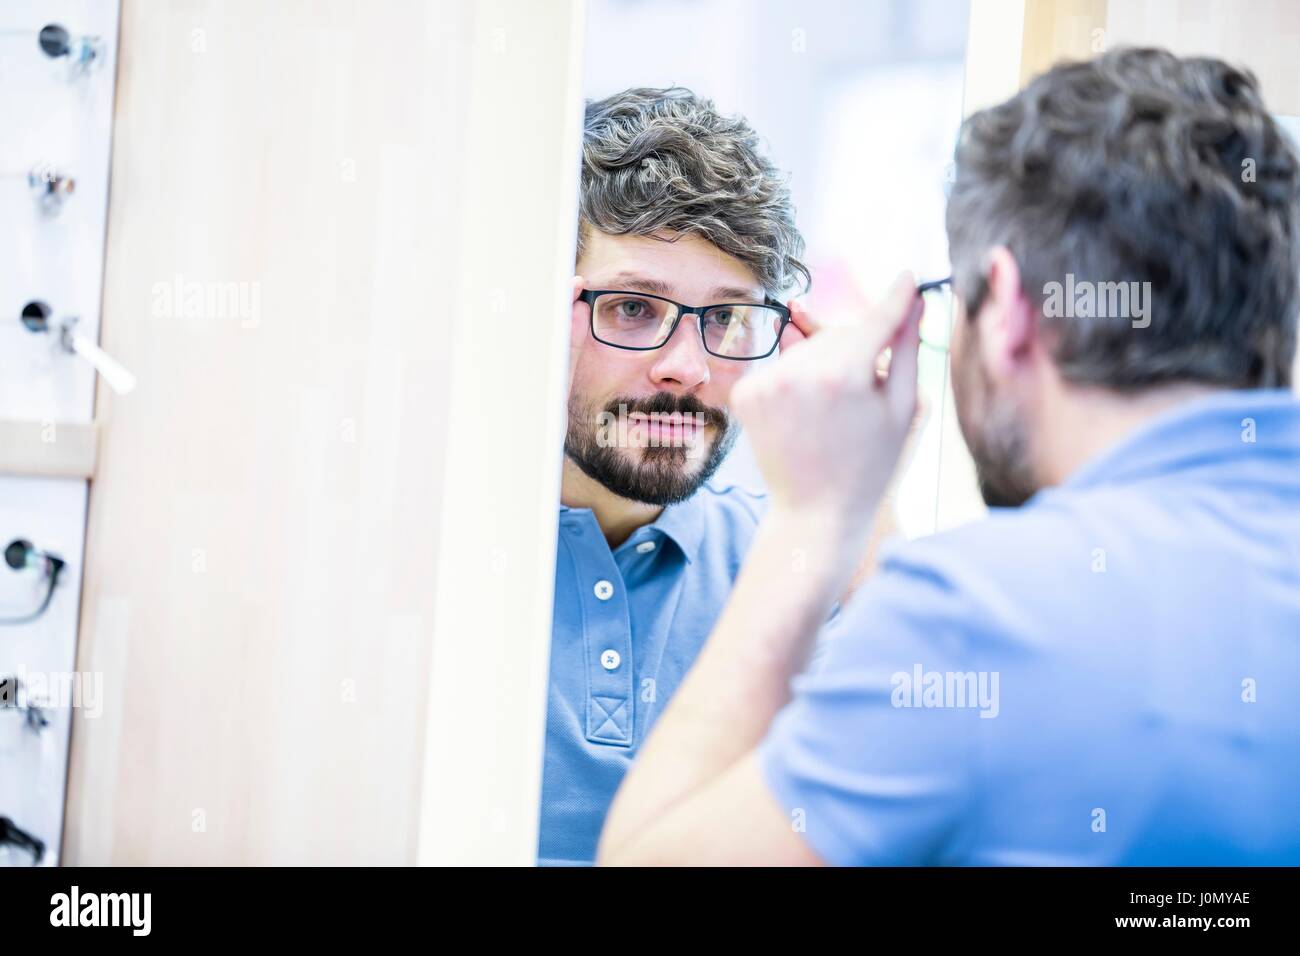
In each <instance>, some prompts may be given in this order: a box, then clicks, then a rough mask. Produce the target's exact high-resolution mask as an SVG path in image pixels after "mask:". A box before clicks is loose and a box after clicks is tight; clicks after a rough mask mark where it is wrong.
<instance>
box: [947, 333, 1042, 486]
mask: <svg viewBox="0 0 1300 956" xmlns="http://www.w3.org/2000/svg"><path fill="white" fill-rule="evenodd" d="M973 328H974V326H973V324H972V329H973ZM976 334H977V333H975V332H973V331H972V338H971V341H970V342H969V343H967V346H966V348H964V349H962V356H961V357H959V356H958V355H957V354H953V355H952V389H953V398H954V399H955V403H956V406H957V424H958V426H959V427H960V429H961V434H962V438H964V439H965V440H966V447H967V448H968V449H970V455H971V458H972V459H973V460H974V462H975V477H976V479H977V481H978V482H979V489H980V497H981V498H983V499H984V504H986V505H988V506H989V507H990V508H1019V507H1020V506H1021V505H1023V504H1024V503H1025V502H1026V501H1028V500H1029V499H1030V498H1032V497H1033V496H1034V495H1035V494H1037V493H1038V491H1039V489H1040V487H1041V486H1040V484H1039V482H1038V481H1037V479H1036V478H1035V477H1034V473H1033V465H1032V463H1031V456H1030V449H1029V434H1028V428H1027V427H1026V424H1025V422H1024V420H1023V418H1022V417H1021V416H1020V415H1019V413H1018V412H1017V410H1016V409H1015V407H1014V406H1013V405H1012V404H1011V403H1010V402H1009V401H1006V400H1005V399H1001V398H999V396H998V395H997V394H995V391H994V388H993V384H992V382H990V381H989V378H988V373H987V372H986V371H985V370H984V366H982V365H981V364H980V363H979V359H978V355H979V348H978V345H977V342H976V340H975V335H976Z"/></svg>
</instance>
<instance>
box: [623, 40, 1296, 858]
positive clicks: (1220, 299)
mask: <svg viewBox="0 0 1300 956" xmlns="http://www.w3.org/2000/svg"><path fill="white" fill-rule="evenodd" d="M1243 170H1254V172H1253V173H1252V174H1250V175H1245V174H1244V173H1243ZM956 173H957V175H956V181H955V183H954V185H953V190H952V194H951V197H950V200H949V204H948V212H947V225H948V238H949V247H950V253H951V258H952V263H953V269H954V273H953V275H954V286H955V290H956V293H957V299H958V307H957V309H956V314H955V316H954V317H953V322H954V330H953V336H952V348H951V352H952V356H951V357H952V372H953V375H952V378H953V386H954V392H955V400H956V406H957V409H958V412H959V415H958V418H959V422H960V425H961V430H962V433H963V435H964V436H965V438H966V441H967V444H968V445H969V447H970V450H971V453H972V455H973V457H974V459H975V462H976V465H977V467H978V470H979V476H980V485H981V487H982V489H983V492H984V496H985V498H986V500H987V501H988V502H989V504H990V505H992V506H994V507H992V509H991V511H990V513H989V515H988V517H987V519H986V520H983V521H977V522H973V523H970V524H968V525H966V526H964V527H961V528H958V529H955V530H952V531H949V532H946V533H942V534H938V535H934V536H932V537H930V538H928V539H924V540H917V541H913V542H910V543H904V544H902V545H900V546H899V547H897V548H894V549H892V550H888V551H887V552H886V554H885V555H884V556H883V557H882V561H881V565H880V570H879V572H878V573H877V574H876V575H875V576H874V577H873V578H872V579H871V580H870V581H869V582H868V583H867V584H866V585H865V586H864V587H863V588H861V589H860V590H859V591H858V592H857V593H856V595H855V596H854V598H853V600H852V601H851V602H850V603H849V604H848V605H847V606H846V607H845V609H844V610H843V612H842V613H841V615H840V620H839V622H838V630H839V633H838V636H837V637H836V639H835V640H834V641H833V642H831V643H830V645H829V647H828V648H827V651H826V654H825V658H824V660H823V661H822V663H821V666H820V667H819V668H818V669H817V671H816V672H815V673H805V674H803V675H802V676H798V679H796V676H797V675H799V674H800V671H801V668H802V667H803V664H804V661H805V660H806V656H807V652H808V648H809V646H810V645H811V643H812V641H813V638H814V635H815V634H816V633H817V631H818V629H819V627H820V626H821V620H822V617H823V615H824V613H825V610H826V608H827V607H828V606H829V604H830V602H831V601H832V600H833V598H834V596H835V595H836V594H837V593H838V590H839V588H840V586H841V585H842V583H843V581H844V578H845V575H846V571H845V569H844V567H843V564H844V561H845V556H847V555H851V554H853V553H854V552H855V549H856V548H857V547H859V546H860V544H861V542H862V540H863V538H864V536H865V535H866V533H867V530H866V528H867V522H868V519H869V517H870V514H871V512H872V510H873V508H874V504H875V502H876V501H877V500H878V498H879V495H880V494H881V491H882V489H883V488H884V487H885V484H886V482H887V480H888V478H889V475H890V472H891V470H892V468H893V458H892V457H891V456H892V455H893V454H894V453H896V452H897V450H898V449H899V448H900V447H901V446H902V443H903V436H904V434H905V432H906V429H907V427H908V423H909V421H910V419H911V418H912V416H913V414H914V409H915V403H916V382H915V372H916V353H917V343H918V330H917V313H918V311H919V306H918V303H919V301H920V300H919V298H918V296H917V287H916V285H915V284H914V283H913V281H912V280H911V278H910V277H907V276H905V277H903V279H902V280H901V281H900V282H899V283H898V284H896V286H895V288H894V289H893V290H892V292H891V293H890V295H889V296H888V297H887V299H886V300H885V302H884V303H883V304H882V305H881V306H880V307H879V308H878V309H876V310H875V311H873V312H871V313H870V314H868V315H867V316H866V317H865V319H864V321H863V323H862V325H861V326H860V327H858V328H855V329H843V330H841V329H831V330H825V331H823V332H820V333H819V334H818V335H817V336H816V337H815V338H813V339H811V340H810V341H808V342H807V343H806V344H804V345H802V346H800V348H799V349H798V350H797V351H796V352H795V353H794V354H793V355H791V356H789V357H788V358H787V359H784V360H782V361H781V362H779V363H777V364H776V365H775V366H773V367H772V368H770V369H764V370H763V371H762V372H761V373H759V374H757V375H754V376H751V377H750V378H749V379H747V380H746V381H744V382H742V383H740V384H739V385H738V386H737V388H736V390H735V392H734V393H733V395H732V408H733V411H734V413H735V414H736V416H737V417H738V418H739V419H740V420H741V421H742V422H743V423H744V425H745V428H746V430H747V432H748V434H749V435H750V439H751V441H752V443H753V445H754V449H755V453H756V455H757V457H758V460H759V464H760V466H761V467H762V469H763V472H764V476H765V477H766V478H767V482H768V493H769V498H770V500H769V508H768V511H767V514H766V515H765V516H764V518H763V520H762V524H761V525H760V528H759V530H758V532H757V534H756V535H755V539H754V543H753V545H752V547H751V549H750V551H749V554H748V557H747V558H746V563H745V567H744V569H743V571H742V572H741V574H740V576H739V579H738V580H737V583H736V586H735V589H734V590H733V592H732V596H731V598H730V600H729V602H728V604H727V607H726V609H725V610H724V612H723V614H722V617H721V618H720V619H719V622H718V625H717V627H716V628H715V630H714V632H713V634H712V635H711V636H710V638H709V640H708V642H707V643H706V645H705V647H704V649H703V651H702V652H701V653H700V655H699V658H698V659H697V661H696V664H695V666H694V667H693V668H692V670H691V673H690V675H689V676H688V677H687V679H686V680H685V681H684V682H683V684H682V686H681V687H680V688H679V690H678V692H677V694H676V695H675V696H674V699H673V701H672V703H671V704H670V705H669V706H668V708H667V710H666V711H665V713H664V714H663V715H662V716H661V717H660V719H659V722H658V723H657V725H656V727H655V731H654V732H653V733H652V735H651V737H650V739H649V741H647V743H646V745H645V746H644V747H643V748H642V753H641V755H640V756H639V758H638V761H637V763H636V765H635V766H634V767H633V768H632V770H631V772H630V773H629V775H628V777H627V779H626V780H625V782H624V785H623V787H622V789H621V790H620V792H619V794H618V796H617V798H616V799H615V801H614V804H613V806H612V808H611V810H610V812H609V815H608V819H607V822H606V827H605V830H604V833H603V834H602V837H601V845H600V859H601V861H602V862H610V863H713V864H718V863H733V864H734V863H768V864H813V863H819V862H821V863H832V864H903V865H911V864H926V863H934V864H949V865H954V864H960V865H965V864H973V865H1004V864H1011V865H1038V864H1060V865H1079V864H1097V865H1135V864H1136V865H1187V864H1199V865H1250V864H1290V865H1296V864H1298V863H1300V734H1297V732H1296V728H1297V727H1300V697H1297V695H1296V694H1295V693H1294V692H1293V691H1294V688H1295V687H1297V686H1300V544H1297V542H1300V402H1297V399H1296V397H1295V395H1294V394H1293V393H1292V392H1291V390H1290V388H1289V386H1290V384H1291V376H1292V362H1293V358H1294V355H1295V349H1296V318H1297V313H1298V312H1300V294H1298V292H1297V285H1298V283H1300V162H1297V157H1296V155H1295V153H1294V151H1293V150H1292V148H1291V146H1290V145H1289V144H1288V143H1287V141H1286V139H1285V137H1284V136H1283V134H1282V133H1281V132H1280V130H1279V128H1278V126H1277V124H1276V123H1275V122H1274V121H1273V119H1272V118H1270V116H1269V114H1268V111H1267V110H1266V108H1265V106H1264V104H1263V102H1262V100H1261V97H1260V94H1259V91H1258V89H1257V86H1256V82H1255V79H1254V77H1252V76H1251V75H1250V74H1248V73H1245V72H1242V71H1240V70H1237V69H1234V68H1232V67H1230V66H1228V65H1226V64H1224V63H1222V62H1220V61H1218V60H1212V59H1179V58H1177V57H1175V56H1173V55H1171V54H1169V53H1167V52H1165V51H1161V50H1119V51H1114V52H1111V53H1107V54H1105V55H1103V56H1101V57H1100V58H1098V59H1096V60H1093V61H1091V62H1088V63H1079V64H1062V65H1058V66H1056V67H1054V68H1053V69H1052V70H1050V71H1048V72H1047V73H1046V74H1044V75H1042V76H1039V77H1038V78H1036V79H1035V80H1034V81H1032V82H1031V83H1030V84H1029V85H1028V86H1027V87H1026V88H1025V89H1024V90H1023V91H1022V92H1021V93H1019V94H1018V95H1017V96H1015V97H1013V98H1012V99H1011V100H1009V101H1007V102H1005V103H1003V104H1001V105H999V106H996V107H993V108H991V109H988V110H984V111H982V112H980V113H977V114H975V115H973V116H972V117H971V118H970V119H969V120H967V122H966V124H965V125H964V127H963V130H962V135H961V138H960V140H959V143H958V147H957V152H956ZM1118 283H1125V284H1128V285H1126V286H1122V287H1123V288H1130V290H1131V291H1135V292H1137V293H1139V294H1141V295H1142V296H1143V297H1144V300H1145V302H1146V305H1145V307H1143V308H1142V309H1141V310H1140V312H1139V311H1138V310H1133V314H1124V313H1125V310H1124V309H1119V310H1116V309H1114V308H1112V307H1111V306H1110V305H1109V304H1108V305H1107V306H1106V307H1105V308H1102V307H1099V303H1100V302H1101V298H1100V297H1099V293H1101V292H1102V291H1106V292H1107V299H1108V301H1110V302H1113V301H1122V300H1121V299H1119V298H1118V297H1116V296H1114V295H1112V294H1111V293H1113V292H1114V291H1115V290H1117V289H1119V288H1121V286H1119V285H1117V284H1118ZM1062 287H1069V288H1073V289H1078V290H1082V291H1081V297H1080V298H1079V299H1077V300H1076V301H1074V302H1073V303H1072V304H1071V307H1069V308H1064V309H1062V308H1058V307H1057V306H1059V305H1060V303H1059V301H1053V298H1054V297H1055V296H1059V290H1060V289H1061V288H1062ZM1087 290H1092V291H1091V293H1090V294H1091V297H1092V305H1091V306H1089V305H1088V300H1087V298H1085V297H1083V293H1085V292H1087ZM886 348H888V350H889V364H888V368H887V370H885V372H884V374H881V373H880V372H878V371H877V370H876V359H877V357H878V356H879V355H881V354H882V353H883V351H884V350H885V349H886ZM792 549H799V550H801V551H802V552H803V553H805V554H807V555H808V556H809V562H808V565H807V567H806V568H805V570H804V573H802V574H800V575H787V574H784V573H783V568H784V566H785V563H786V560H787V557H786V556H787V555H788V554H789V553H790V551H791V550H792Z"/></svg>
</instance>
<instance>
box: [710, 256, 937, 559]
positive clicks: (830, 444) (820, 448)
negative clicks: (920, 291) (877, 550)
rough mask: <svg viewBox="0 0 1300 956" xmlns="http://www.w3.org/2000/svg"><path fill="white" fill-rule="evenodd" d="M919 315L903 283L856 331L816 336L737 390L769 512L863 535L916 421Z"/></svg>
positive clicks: (908, 283)
mask: <svg viewBox="0 0 1300 956" xmlns="http://www.w3.org/2000/svg"><path fill="white" fill-rule="evenodd" d="M920 313H921V300H920V297H919V296H918V295H917V292H916V282H915V280H914V279H913V278H912V277H911V276H910V275H908V274H904V275H902V276H900V277H899V278H898V280H897V281H896V282H895V283H894V285H893V287H892V288H891V289H890V291H889V293H888V294H887V296H886V297H885V299H884V301H883V302H881V303H880V304H879V305H878V306H876V307H874V308H871V309H868V310H867V312H866V314H865V315H864V316H863V317H862V320H861V322H860V323H858V324H857V325H856V326H853V327H848V328H838V327H836V328H825V329H820V330H818V331H817V334H816V335H814V336H812V337H810V338H807V340H806V341H803V342H801V343H800V344H799V346H798V348H796V349H794V350H792V351H791V352H790V354H789V355H787V356H786V357H785V358H783V359H782V360H781V361H779V362H776V363H773V364H772V365H771V366H769V367H767V368H765V369H762V370H761V371H758V372H755V373H754V374H753V375H751V376H749V377H748V378H745V379H743V380H742V381H741V382H739V383H738V384H737V385H736V387H735V390H734V391H733V392H732V398H731V403H732V409H733V411H734V412H735V414H736V416H737V417H738V418H739V420H740V421H741V423H742V424H743V425H744V426H745V429H746V431H747V432H748V433H749V437H750V442H751V443H752V445H753V447H754V454H755V456H756V458H757V460H758V464H759V467H760V468H761V469H762V472H763V477H764V478H765V479H766V481H767V486H768V491H769V493H770V494H771V496H772V503H773V507H774V508H778V509H781V510H784V511H788V512H790V513H793V514H801V515H806V516H809V517H815V518H817V519H824V520H831V521H834V520H838V521H844V522H848V523H851V524H852V523H856V525H857V526H858V527H859V528H860V529H861V530H862V533H864V534H865V530H866V528H867V526H868V524H869V522H870V520H871V517H872V516H873V515H874V513H875V510H876V506H877V504H878V503H879V501H880V498H881V496H882V495H883V493H884V491H885V488H886V487H887V485H888V483H889V478H890V475H891V474H892V473H893V471H894V467H895V465H896V464H897V462H898V457H899V454H900V452H901V451H902V448H903V443H904V440H905V439H906V437H907V433H908V429H909V427H910V426H911V424H912V420H913V417H914V416H915V414H916V407H917V406H916V362H917V347H918V345H919V343H920V337H919V320H920ZM886 349H888V350H889V353H888V354H889V360H888V371H887V372H886V373H884V374H881V372H879V371H878V367H879V365H880V363H881V359H882V353H883V352H884V351H885V350H886Z"/></svg>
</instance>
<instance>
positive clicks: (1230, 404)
mask: <svg viewBox="0 0 1300 956" xmlns="http://www.w3.org/2000/svg"><path fill="white" fill-rule="evenodd" d="M1246 419H1250V420H1251V421H1250V422H1246ZM1248 427H1250V428H1252V429H1253V435H1252V437H1253V438H1254V440H1253V441H1247V440H1245V438H1244V436H1245V434H1246V430H1247V428H1248ZM1296 456H1300V400H1298V399H1297V397H1296V395H1295V394H1294V393H1293V392H1291V390H1290V389H1281V388H1279V389H1233V390H1231V391H1226V392H1216V393H1214V394H1212V395H1204V396H1201V397H1200V398H1195V399H1191V400H1189V401H1187V402H1184V403H1183V404H1180V405H1178V406H1177V407H1175V408H1173V409H1170V410H1169V411H1167V412H1164V413H1163V414H1160V415H1158V416H1156V417H1155V418H1153V419H1151V420H1150V421H1147V422H1144V423H1143V424H1142V425H1140V426H1139V427H1138V428H1137V429H1136V430H1135V431H1133V432H1132V433H1131V434H1130V435H1128V437H1126V438H1124V439H1123V440H1122V441H1120V442H1119V443H1118V444H1117V445H1115V446H1114V447H1112V448H1109V449H1107V450H1106V451H1103V452H1102V453H1101V454H1099V455H1097V456H1095V457H1094V458H1093V459H1091V460H1090V461H1088V462H1086V463H1085V464H1084V465H1083V466H1082V467H1081V468H1079V469H1077V470H1076V471H1075V473H1074V474H1072V475H1071V476H1070V477H1069V478H1068V479H1066V481H1065V482H1064V483H1063V484H1062V486H1061V487H1063V488H1070V489H1082V488H1091V487H1096V486H1099V485H1106V484H1116V483H1126V482H1130V481H1137V480H1141V479H1144V478H1150V477H1155V476H1158V475H1161V474H1166V473H1168V472H1170V471H1174V470H1178V469H1180V468H1186V467H1190V466H1194V465H1197V464H1213V463H1219V462H1230V461H1234V460H1244V459H1246V458H1249V459H1251V460H1253V461H1258V460H1260V459H1264V458H1274V457H1275V458H1276V459H1277V460H1279V461H1282V460H1286V459H1290V460H1292V461H1293V460H1294V459H1295V457H1296Z"/></svg>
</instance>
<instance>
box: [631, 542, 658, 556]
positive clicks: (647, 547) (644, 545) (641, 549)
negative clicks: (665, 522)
mask: <svg viewBox="0 0 1300 956" xmlns="http://www.w3.org/2000/svg"><path fill="white" fill-rule="evenodd" d="M654 549H655V543H654V542H653V541H642V542H641V543H640V544H638V545H637V546H636V553H637V554H649V553H650V552H651V551H653V550H654Z"/></svg>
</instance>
